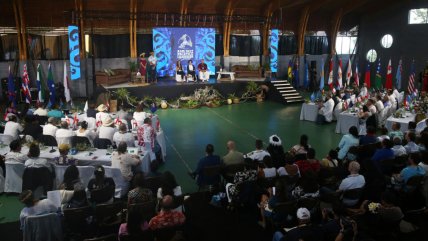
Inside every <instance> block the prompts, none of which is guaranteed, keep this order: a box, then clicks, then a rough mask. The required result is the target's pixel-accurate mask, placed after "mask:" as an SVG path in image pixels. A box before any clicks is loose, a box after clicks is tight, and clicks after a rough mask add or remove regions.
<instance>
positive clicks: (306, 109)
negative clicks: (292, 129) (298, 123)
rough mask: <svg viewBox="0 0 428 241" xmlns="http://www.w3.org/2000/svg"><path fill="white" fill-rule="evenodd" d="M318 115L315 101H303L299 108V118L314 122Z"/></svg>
mask: <svg viewBox="0 0 428 241" xmlns="http://www.w3.org/2000/svg"><path fill="white" fill-rule="evenodd" d="M317 115H318V105H316V104H315V103H303V105H302V109H301V110H300V120H307V121H313V122H315V121H316V120H317Z"/></svg>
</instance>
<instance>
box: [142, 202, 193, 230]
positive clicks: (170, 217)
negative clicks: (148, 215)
mask: <svg viewBox="0 0 428 241" xmlns="http://www.w3.org/2000/svg"><path fill="white" fill-rule="evenodd" d="M160 205H161V211H160V212H159V214H158V215H156V216H154V217H153V218H152V219H151V220H150V222H149V228H150V229H151V230H159V229H164V228H172V227H177V226H181V225H183V224H184V222H185V221H186V217H185V216H184V214H183V213H182V212H178V211H174V210H173V209H174V198H173V197H172V196H171V195H165V196H164V197H163V198H162V201H161V202H160Z"/></svg>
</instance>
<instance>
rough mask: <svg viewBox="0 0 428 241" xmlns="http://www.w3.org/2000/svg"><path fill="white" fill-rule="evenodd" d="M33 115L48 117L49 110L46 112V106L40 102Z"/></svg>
mask: <svg viewBox="0 0 428 241" xmlns="http://www.w3.org/2000/svg"><path fill="white" fill-rule="evenodd" d="M33 115H38V116H48V110H46V108H45V106H44V104H43V103H41V102H40V103H38V104H37V109H36V110H35V111H34V112H33Z"/></svg>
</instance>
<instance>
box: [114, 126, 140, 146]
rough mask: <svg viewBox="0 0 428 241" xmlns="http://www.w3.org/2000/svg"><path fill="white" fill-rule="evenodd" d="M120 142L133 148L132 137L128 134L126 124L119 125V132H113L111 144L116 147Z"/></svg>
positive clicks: (133, 140)
mask: <svg viewBox="0 0 428 241" xmlns="http://www.w3.org/2000/svg"><path fill="white" fill-rule="evenodd" d="M122 141H124V142H126V144H127V145H128V146H129V147H134V146H135V138H134V135H132V133H129V132H128V129H127V127H126V124H124V123H122V124H120V125H119V131H117V132H115V133H114V135H113V142H114V143H115V144H116V146H118V145H119V143H120V142H122Z"/></svg>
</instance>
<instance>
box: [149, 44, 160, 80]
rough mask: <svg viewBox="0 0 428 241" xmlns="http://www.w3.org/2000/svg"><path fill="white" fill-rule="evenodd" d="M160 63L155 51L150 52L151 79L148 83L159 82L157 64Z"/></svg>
mask: <svg viewBox="0 0 428 241" xmlns="http://www.w3.org/2000/svg"><path fill="white" fill-rule="evenodd" d="M157 63H158V59H157V58H156V56H155V52H153V51H152V52H150V56H149V65H150V68H149V81H148V83H155V82H157V80H156V65H157Z"/></svg>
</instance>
